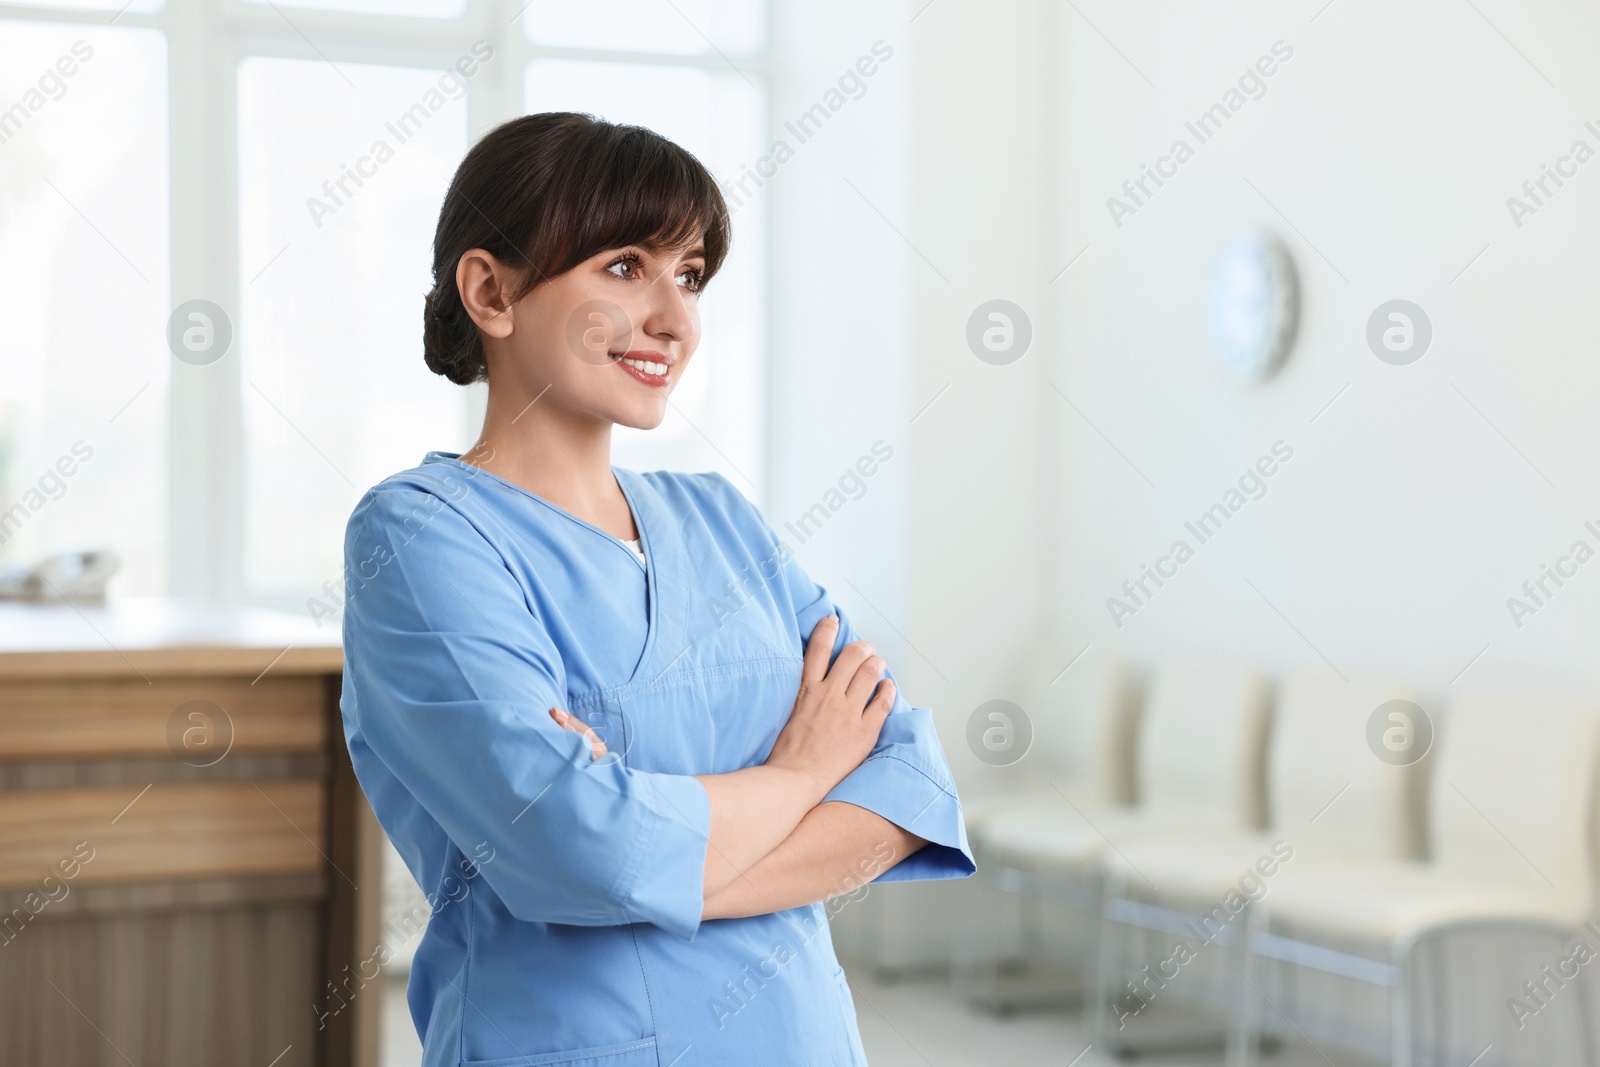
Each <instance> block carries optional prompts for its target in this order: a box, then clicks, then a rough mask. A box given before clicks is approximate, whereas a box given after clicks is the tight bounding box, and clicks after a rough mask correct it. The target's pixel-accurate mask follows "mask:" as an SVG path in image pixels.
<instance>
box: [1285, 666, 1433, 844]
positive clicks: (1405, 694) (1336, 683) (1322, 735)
mask: <svg viewBox="0 0 1600 1067" xmlns="http://www.w3.org/2000/svg"><path fill="white" fill-rule="evenodd" d="M1411 699H1412V694H1411V692H1410V688H1409V687H1408V686H1406V685H1404V684H1402V683H1400V682H1397V681H1393V680H1389V679H1382V678H1363V677H1352V678H1351V679H1350V680H1349V681H1344V680H1341V679H1339V678H1336V677H1334V676H1332V675H1330V674H1329V673H1328V672H1327V671H1325V670H1323V671H1315V672H1313V671H1300V672H1294V673H1291V674H1290V675H1289V676H1288V677H1287V678H1285V679H1284V681H1283V683H1282V685H1281V686H1280V687H1279V690H1278V698H1277V702H1276V707H1275V709H1274V712H1273V719H1272V741H1271V744H1270V745H1269V748H1268V759H1267V781H1268V787H1267V797H1268V815H1269V821H1270V822H1271V825H1272V827H1273V830H1274V832H1276V833H1278V834H1280V835H1281V836H1282V837H1283V839H1284V840H1285V841H1287V842H1288V843H1289V844H1290V845H1292V846H1293V847H1294V848H1295V849H1296V850H1297V851H1300V850H1306V851H1308V852H1310V853H1313V854H1319V855H1320V854H1333V855H1337V856H1341V857H1343V856H1350V857H1370V858H1375V859H1418V858H1421V856H1422V852H1423V825H1424V820H1423V810H1422V809H1423V802H1424V799H1425V797H1424V792H1423V784H1424V782H1425V779H1426V770H1427V767H1428V764H1429V761H1430V758H1431V747H1432V746H1431V745H1428V746H1427V747H1426V748H1421V749H1420V751H1419V752H1418V754H1417V756H1416V758H1415V759H1414V760H1413V761H1412V762H1405V760H1406V759H1407V758H1409V757H1408V755H1406V754H1403V753H1394V754H1393V755H1391V754H1390V753H1391V749H1385V748H1383V734H1382V731H1394V730H1403V729H1405V726H1406V723H1405V722H1404V721H1403V720H1401V719H1391V717H1390V716H1391V715H1408V714H1409V711H1408V709H1406V708H1404V707H1398V708H1389V709H1385V710H1384V712H1383V713H1382V714H1381V715H1379V716H1378V717H1379V719H1380V722H1381V727H1382V731H1380V732H1379V734H1378V741H1377V744H1378V748H1377V749H1376V750H1375V749H1374V747H1373V745H1374V742H1373V741H1372V737H1373V730H1372V729H1371V726H1370V724H1371V722H1372V719H1373V717H1374V715H1375V714H1376V713H1378V712H1379V709H1380V708H1382V707H1383V706H1384V705H1385V704H1387V703H1388V702H1389V701H1392V700H1411ZM1424 713H1425V714H1426V709H1424ZM1411 717H1413V718H1414V717H1415V716H1414V715H1411ZM1411 725H1413V726H1416V724H1411ZM1423 728H1424V729H1425V728H1426V727H1423ZM1390 736H1391V737H1392V736H1394V735H1393V734H1391V735H1390ZM1413 736H1416V735H1415V734H1414V735H1413ZM1424 736H1425V735H1424ZM1420 740H1421V738H1419V741H1420ZM1423 743H1425V742H1423ZM1380 752H1381V753H1382V755H1380ZM1385 757H1388V758H1385Z"/></svg>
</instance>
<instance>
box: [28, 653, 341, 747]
mask: <svg viewBox="0 0 1600 1067" xmlns="http://www.w3.org/2000/svg"><path fill="white" fill-rule="evenodd" d="M0 684H3V685H4V686H5V700H4V701H3V702H0V759H6V760H14V759H15V760H20V759H60V758H64V757H65V758H72V759H88V758H99V757H109V756H172V755H176V754H178V753H182V754H183V757H182V758H186V759H188V760H189V761H190V762H191V763H195V764H201V763H205V762H209V761H210V760H211V759H213V758H215V759H221V758H222V757H223V754H224V752H227V753H229V754H231V753H234V752H241V753H242V752H292V751H318V750H320V749H322V748H323V746H325V745H326V744H327V741H328V738H327V730H326V726H327V718H326V716H325V715H324V714H323V711H324V709H323V707H322V685H323V680H322V678H321V677H319V676H316V675H308V676H301V677H295V676H281V677H272V676H267V677H264V678H262V679H260V680H259V681H257V682H255V683H254V684H252V682H251V680H250V679H249V678H243V677H238V678H229V677H226V676H224V677H220V678H205V679H194V678H165V677H158V678H152V679H151V680H150V681H145V680H143V679H139V678H135V679H133V680H131V681H130V680H127V679H121V678H87V679H74V680H70V681H68V680H62V679H53V680H52V679H37V680H13V681H10V682H0Z"/></svg>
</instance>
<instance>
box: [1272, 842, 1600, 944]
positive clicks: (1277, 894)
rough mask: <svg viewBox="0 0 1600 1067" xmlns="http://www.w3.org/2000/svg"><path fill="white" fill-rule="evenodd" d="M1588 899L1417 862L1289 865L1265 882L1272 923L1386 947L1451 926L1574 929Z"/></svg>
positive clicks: (1301, 933)
mask: <svg viewBox="0 0 1600 1067" xmlns="http://www.w3.org/2000/svg"><path fill="white" fill-rule="evenodd" d="M1588 905H1589V902H1588V900H1587V899H1584V898H1582V897H1581V896H1578V895H1575V894H1570V893H1563V892H1561V891H1559V890H1558V889H1555V888H1552V887H1551V886H1549V885H1545V884H1542V883H1536V882H1531V881H1517V880H1512V879H1495V878H1492V877H1490V876H1486V875H1479V874H1474V873H1470V872H1461V871H1452V870H1445V869H1440V868H1438V867H1435V866H1432V865H1429V864H1422V863H1399V862H1369V863H1356V862H1349V863H1343V864H1338V863H1317V864H1311V865H1308V866H1305V867H1300V868H1296V867H1295V866H1294V864H1293V863H1291V864H1289V865H1288V866H1287V867H1285V869H1284V870H1283V872H1282V873H1281V875H1280V876H1279V877H1278V878H1276V879H1274V880H1272V881H1271V882H1270V883H1269V890H1268V893H1267V896H1266V900H1265V907H1266V911H1267V916H1268V918H1269V920H1270V921H1271V922H1272V924H1273V925H1274V926H1278V925H1280V924H1282V925H1286V926H1288V927H1292V932H1293V933H1294V934H1296V935H1299V936H1306V935H1310V934H1313V933H1327V934H1332V935H1335V936H1338V937H1343V938H1347V939H1351V940H1356V941H1370V942H1374V943H1378V944H1383V945H1388V944H1391V943H1393V942H1394V941H1395V940H1397V939H1405V938H1409V937H1414V936H1416V935H1418V934H1422V933H1424V932H1426V931H1429V930H1433V929H1438V928H1442V927H1447V926H1451V925H1455V924H1462V923H1466V924H1494V923H1499V922H1507V923H1513V924H1533V925H1541V926H1554V927H1558V928H1566V929H1576V928H1578V927H1579V926H1581V925H1582V924H1583V922H1584V921H1585V920H1586V919H1587V918H1588V917H1589V916H1588V911H1589V906H1588Z"/></svg>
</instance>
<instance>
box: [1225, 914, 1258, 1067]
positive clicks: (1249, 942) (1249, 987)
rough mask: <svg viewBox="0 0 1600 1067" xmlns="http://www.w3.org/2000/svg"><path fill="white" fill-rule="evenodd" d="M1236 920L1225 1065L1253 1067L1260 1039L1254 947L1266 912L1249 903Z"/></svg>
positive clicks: (1230, 1066)
mask: <svg viewBox="0 0 1600 1067" xmlns="http://www.w3.org/2000/svg"><path fill="white" fill-rule="evenodd" d="M1236 921H1237V922H1238V923H1239V931H1238V936H1239V941H1238V944H1237V945H1236V946H1235V947H1234V967H1235V981H1234V993H1235V995H1236V997H1237V999H1236V1001H1235V1003H1234V1011H1233V1016H1232V1018H1230V1019H1229V1021H1228V1044H1227V1064H1228V1067H1255V1064H1256V1053H1257V1050H1258V1049H1259V1047H1260V1041H1261V1021H1260V1003H1259V1002H1260V998H1259V997H1258V996H1257V995H1256V991H1255V976H1256V973H1257V968H1256V966H1255V963H1256V961H1257V960H1258V959H1259V957H1258V956H1256V954H1255V952H1254V950H1253V946H1254V942H1255V936H1256V934H1257V932H1258V931H1259V930H1260V929H1261V928H1262V926H1263V925H1264V922H1265V913H1264V912H1263V911H1262V909H1261V908H1260V906H1259V905H1256V904H1248V905H1246V906H1245V910H1244V913H1243V914H1241V915H1240V916H1239V918H1238V919H1237V920H1236Z"/></svg>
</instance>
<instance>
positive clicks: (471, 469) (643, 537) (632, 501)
mask: <svg viewBox="0 0 1600 1067" xmlns="http://www.w3.org/2000/svg"><path fill="white" fill-rule="evenodd" d="M439 460H449V461H450V462H451V463H453V464H455V465H456V466H458V467H466V468H467V469H468V473H470V474H472V475H474V476H476V475H480V474H483V475H488V476H489V477H490V478H492V479H494V480H495V481H496V482H499V483H500V484H501V485H503V486H506V487H507V488H508V489H512V490H514V491H516V492H518V493H521V494H522V495H523V496H525V497H528V498H529V499H530V500H537V501H538V502H539V503H540V504H542V505H544V506H545V507H547V508H549V509H550V510H551V511H553V512H555V513H556V514H557V515H560V516H563V517H564V518H567V519H570V520H571V521H573V522H575V523H577V524H578V525H579V526H582V527H585V528H586V529H590V530H593V531H594V532H595V533H597V534H599V535H600V536H601V537H604V538H605V539H606V540H607V541H610V542H611V543H612V544H614V545H616V546H617V547H618V548H620V549H622V550H623V551H624V552H625V553H627V555H628V558H629V559H631V560H633V561H634V563H636V564H638V565H639V567H640V569H641V570H645V571H648V570H649V568H648V567H647V566H645V561H648V562H650V563H653V562H655V561H654V560H653V559H651V558H650V535H649V534H647V533H645V529H644V518H643V517H642V516H641V515H640V514H639V502H638V500H637V499H636V498H635V493H634V491H633V490H632V489H630V488H629V486H628V480H627V478H634V477H638V476H637V475H636V474H634V472H633V471H630V470H628V469H627V468H625V467H615V466H613V467H612V468H611V476H612V477H613V478H615V479H616V480H617V486H618V487H619V488H620V489H621V490H622V495H623V497H624V498H626V499H627V501H628V510H629V511H631V512H632V513H633V527H634V529H635V530H637V531H638V532H639V537H638V541H639V542H640V548H641V550H642V551H644V553H645V561H641V560H640V559H639V553H637V552H635V551H634V550H633V549H632V548H630V547H629V545H628V542H627V541H624V540H623V539H622V538H620V537H617V536H615V535H614V534H610V533H607V532H606V531H605V530H602V529H601V528H600V527H598V526H596V525H595V524H594V523H592V522H587V521H585V520H583V519H580V518H578V516H576V515H574V514H573V513H572V512H570V511H568V510H567V509H566V508H563V507H560V506H559V505H556V504H552V503H551V502H550V501H548V500H546V499H545V498H544V497H542V496H540V495H539V494H538V493H535V492H533V491H532V490H531V489H528V488H527V487H526V486H521V485H518V484H517V483H516V482H513V481H510V480H508V479H506V478H502V477H500V475H498V474H495V473H494V472H493V471H490V470H485V469H484V468H483V467H480V466H478V465H477V464H475V463H468V462H467V461H466V460H464V459H462V458H461V453H459V452H429V453H428V454H427V455H426V456H425V457H424V458H423V462H424V463H433V462H438V461H439ZM624 475H626V476H627V478H624Z"/></svg>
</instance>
